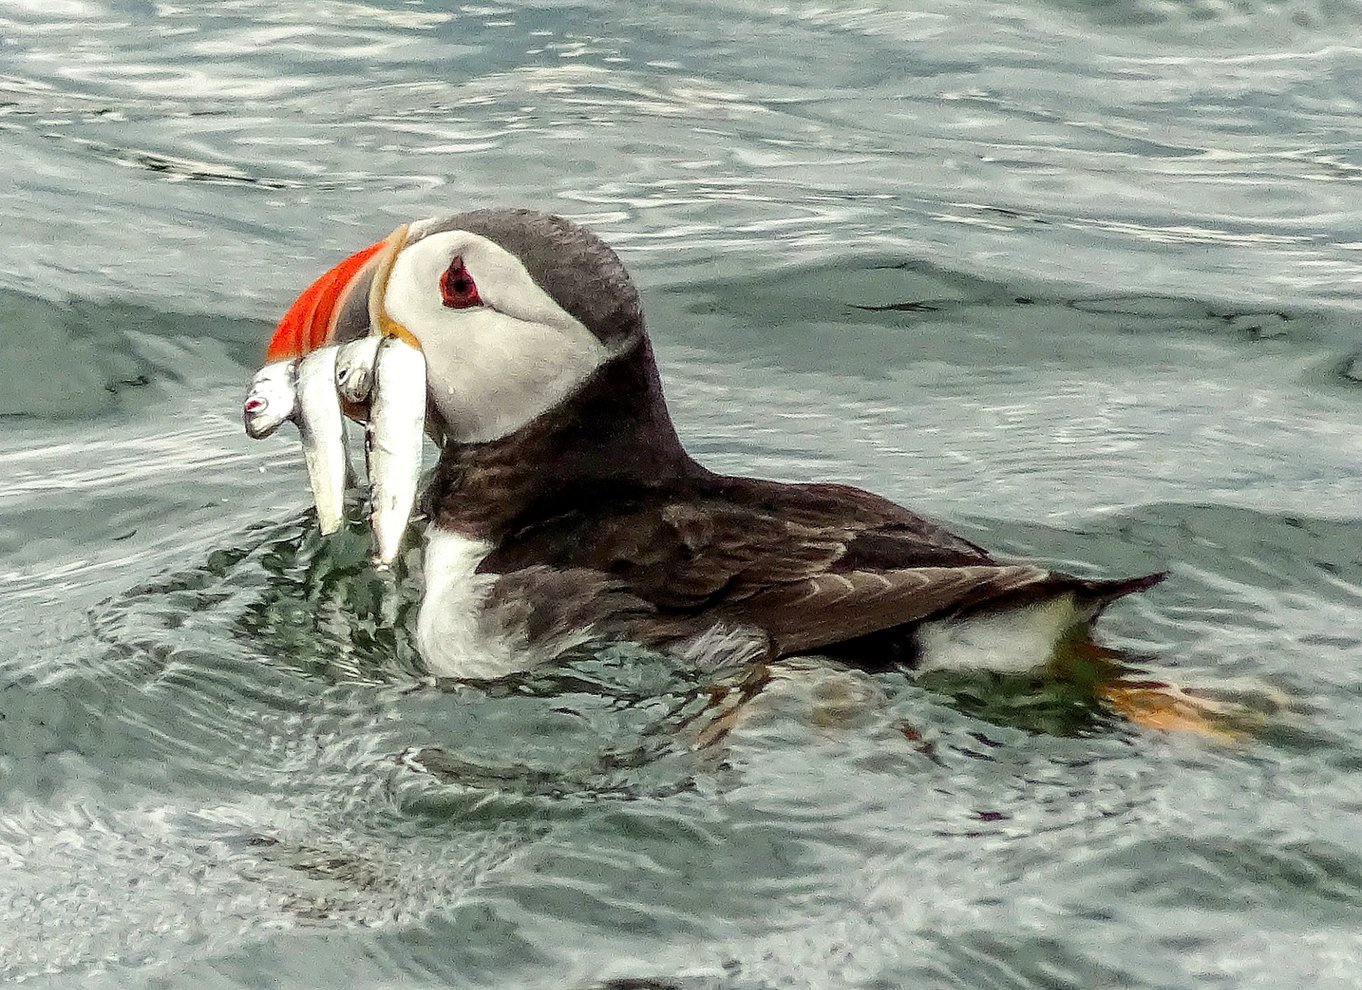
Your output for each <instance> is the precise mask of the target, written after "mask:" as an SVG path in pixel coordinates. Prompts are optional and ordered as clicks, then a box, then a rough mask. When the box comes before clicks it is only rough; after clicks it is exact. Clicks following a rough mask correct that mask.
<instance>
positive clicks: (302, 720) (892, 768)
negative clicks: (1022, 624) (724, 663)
mask: <svg viewBox="0 0 1362 990" xmlns="http://www.w3.org/2000/svg"><path fill="white" fill-rule="evenodd" d="M1359 32H1362V7H1359V6H1358V5H1356V4H1352V3H1310V2H1301V3H1267V2H1261V3H1215V2H1197V3H1188V4H1184V5H1171V4H1164V3H1154V2H1138V3H1133V4H1127V3H1122V4H1114V3H1113V4H1107V3H1081V4H1080V3H1052V4H1044V3H1040V2H1035V3H1030V4H1001V3H1000V4H977V3H976V4H967V3H962V2H960V0H933V2H929V3H927V4H918V5H913V6H911V7H909V6H896V5H893V4H888V3H882V2H871V3H865V4H857V5H852V6H837V5H815V4H810V3H794V4H785V5H780V6H777V7H772V6H771V5H768V4H747V3H731V4H715V3H701V2H695V3H668V4H665V5H664V4H655V3H637V4H627V5H626V4H619V3H583V4H573V5H564V6H557V5H514V6H505V5H501V4H497V3H489V4H484V5H477V6H474V5H468V6H464V7H458V8H454V7H445V6H442V5H435V4H428V3H407V2H401V3H399V2H395V0H391V2H378V0H373V2H368V3H361V2H340V0H336V2H328V3H324V4H318V5H310V6H308V8H307V9H306V10H304V9H303V8H302V7H301V6H299V7H293V6H290V5H281V4H264V3H258V2H251V0H243V2H234V3H225V2H224V3H219V4H215V5H170V4H161V3H152V2H143V0H70V2H56V3H52V2H41V3H40V2H38V0H32V2H25V0H0V147H3V149H4V152H5V155H4V157H5V160H6V167H5V168H4V169H3V170H0V209H2V210H3V213H2V214H0V215H3V216H4V218H5V222H4V224H2V225H0V368H3V370H4V372H5V381H6V387H5V388H4V389H3V390H0V416H2V417H3V418H0V422H2V423H3V425H4V427H5V429H4V431H3V434H0V464H3V465H4V467H3V469H0V628H2V629H3V630H4V638H3V640H0V647H3V648H2V649H0V979H4V980H8V981H24V982H25V985H28V986H39V987H82V988H84V987H114V986H120V987H122V986H135V987H219V986H220V987H235V986H251V987H257V986H271V987H322V986H328V987H329V986H356V987H384V986H398V985H400V986H429V987H436V986H441V987H443V986H467V987H498V988H500V987H544V988H562V987H579V988H602V987H610V988H612V990H624V988H626V987H680V988H685V990H699V988H734V990H737V988H742V990H747V988H751V990H757V988H761V990H765V988H775V987H844V986H845V987H865V988H887V987H1016V988H1023V987H1025V988H1033V987H1085V988H1086V987H1095V986H1120V987H1158V988H1164V987H1167V988H1174V987H1187V986H1206V987H1224V988H1236V990H1237V988H1242V987H1273V988H1278V987H1297V986H1299V987H1352V986H1355V985H1356V983H1357V976H1356V974H1357V972H1358V970H1359V966H1362V934H1359V933H1360V932H1362V839H1359V831H1358V828H1357V825H1356V823H1357V817H1358V813H1359V810H1360V809H1362V783H1360V782H1359V773H1358V771H1359V768H1362V746H1360V745H1359V744H1358V742H1357V739H1358V738H1359V734H1362V633H1359V628H1360V626H1359V619H1358V615H1359V606H1362V479H1360V478H1359V467H1360V466H1362V340H1360V339H1359V334H1358V330H1357V327H1358V304H1357V300H1356V296H1357V290H1358V289H1359V283H1360V282H1362V279H1360V278H1359V274H1358V271H1359V269H1358V257H1359V249H1360V248H1362V213H1359V211H1358V209H1357V205H1356V204H1357V202H1358V194H1359V184H1360V183H1362V158H1360V157H1359V152H1358V143H1357V140H1356V133H1357V130H1356V129H1357V123H1356V122H1357V120H1358V119H1359V112H1360V111H1362V48H1359V47H1358V45H1357V44H1356V42H1355V41H1354V40H1352V39H1355V38H1356V37H1358V36H1359ZM490 203H502V204H523V205H532V206H537V207H541V208H546V209H553V210H557V211H561V212H564V213H567V214H569V215H571V216H573V217H576V218H577V219H579V220H582V221H584V222H586V223H589V224H590V225H592V226H593V227H595V228H596V229H598V230H599V231H601V232H602V233H603V234H604V235H605V236H606V237H607V239H608V240H610V241H611V242H612V243H614V244H616V245H617V246H618V247H619V248H620V249H621V252H622V254H623V255H624V257H625V259H626V261H627V263H628V264H629V265H630V267H631V268H632V269H633V271H634V272H635V274H636V277H637V278H638V280H639V282H640V283H641V285H642V286H643V287H644V291H645V301H646V304H647V307H648V312H649V317H650V325H651V327H652V330H653V334H654V338H655V341H656V344H657V347H658V351H659V356H660V360H661V362H662V364H663V374H664V378H665V381H666V385H667V388H668V393H669V395H670V397H671V402H672V405H673V410H674V413H675V415H676V418H677V420H678V423H679V425H680V427H681V429H682V432H683V434H684V436H685V438H686V440H687V442H688V444H689V446H690V447H691V449H692V451H693V452H694V453H695V454H696V455H697V456H699V457H700V458H701V459H702V460H704V461H705V462H706V463H707V464H709V465H710V466H713V467H715V468H718V469H723V470H727V471H735V472H742V473H750V474H760V475H765V476H771V477H781V478H795V479H804V478H815V477H816V478H823V479H830V480H841V481H849V482H852V483H856V484H860V485H864V486H866V487H869V488H872V489H874V490H877V491H880V492H883V493H885V494H887V495H889V496H891V497H894V498H896V499H898V500H900V501H904V502H906V503H909V504H911V505H914V506H916V507H918V508H920V509H922V510H924V511H927V512H930V513H932V514H934V515H936V516H938V517H941V518H943V519H946V520H948V521H950V522H951V523H952V524H954V525H955V526H957V527H958V528H959V529H961V530H962V531H964V532H966V533H967V534H969V535H970V536H971V537H972V538H974V539H977V540H980V541H982V542H985V543H987V544H989V545H990V546H994V547H997V548H998V549H999V550H1001V551H1004V552H1006V553H1010V554H1017V555H1025V556H1033V557H1038V558H1041V559H1044V560H1050V561H1054V562H1060V563H1064V564H1065V565H1068V566H1071V567H1075V568H1078V569H1081V570H1084V571H1089V570H1090V571H1092V572H1116V573H1124V572H1129V573H1136V572H1139V571H1141V570H1152V569H1155V568H1159V567H1168V568H1169V569H1171V571H1172V578H1171V579H1170V580H1169V581H1168V582H1167V583H1166V584H1165V585H1164V586H1162V587H1160V588H1159V589H1157V590H1156V591H1154V592H1153V593H1151V594H1149V595H1146V596H1142V597H1140V598H1139V599H1138V600H1132V601H1128V602H1124V603H1122V604H1121V605H1120V606H1119V607H1117V608H1115V609H1113V610H1112V612H1111V613H1110V614H1109V615H1108V616H1107V618H1106V619H1105V620H1104V628H1105V629H1106V632H1107V639H1108V640H1109V641H1110V642H1111V643H1112V644H1113V645H1115V646H1117V647H1120V648H1121V649H1122V650H1125V651H1128V652H1129V653H1130V654H1132V655H1133V656H1136V657H1138V658H1140V659H1139V667H1140V669H1141V670H1142V671H1143V672H1145V673H1147V674H1148V675H1149V676H1151V677H1155V678H1161V679H1165V680H1169V681H1173V682H1176V683H1178V684H1183V685H1188V686H1192V687H1195V688H1197V689H1200V690H1202V691H1204V692H1205V693H1207V694H1208V695H1211V696H1215V697H1221V698H1230V699H1234V700H1236V701H1237V702H1239V703H1240V704H1242V705H1244V706H1246V707H1247V708H1248V709H1250V710H1251V711H1253V712H1255V713H1257V714H1256V716H1255V719H1256V721H1255V724H1257V725H1258V729H1257V731H1256V732H1255V733H1254V735H1253V736H1252V738H1250V739H1247V740H1242V741H1239V742H1234V743H1228V742H1223V741H1216V740H1214V739H1208V738H1203V737H1200V736H1196V735H1190V734H1163V733H1158V732H1154V731H1151V730H1147V729H1142V728H1138V727H1136V726H1133V725H1131V724H1130V723H1128V722H1126V721H1125V720H1123V719H1121V718H1119V717H1117V716H1115V715H1113V714H1111V713H1110V712H1108V711H1106V710H1105V709H1102V708H1100V707H1099V708H1094V707H1092V706H1091V705H1086V704H1082V703H1080V702H1079V701H1077V700H1075V699H1074V698H1073V697H1071V696H1069V695H1066V694H1065V693H1064V692H1061V691H1057V690H1055V689H1053V688H1026V689H1019V688H1018V687H1017V686H1015V685H1006V684H998V683H994V682H989V681H975V682H967V683H963V684H947V683H944V682H939V681H938V682H927V681H924V682H919V681H915V680H913V679H911V678H908V677H905V676H902V675H892V674H885V675H874V676H872V675H867V674H864V673H859V672H855V671H848V670H845V669H842V668H839V667H837V666H835V665H832V664H829V663H826V662H820V661H817V660H810V661H807V662H801V663H798V664H790V665H787V666H786V667H785V668H782V669H780V670H778V671H776V672H774V673H773V674H772V675H770V676H769V677H766V678H765V679H763V678H761V677H756V676H754V675H753V674H752V673H751V672H748V671H743V670H735V669H711V670H702V671H701V670H697V671H687V670H676V669H674V668H673V667H672V666H671V665H669V664H667V663H665V662H664V661H662V660H661V659H659V658H656V657H650V656H647V655H644V654H639V653H636V652H630V651H627V650H617V651H612V652H608V653H606V654H604V655H600V656H590V657H581V658H578V659H576V660H574V661H573V662H571V663H565V664H563V665H561V666H556V667H554V668H552V669H547V670H543V671H540V672H538V673H536V674H534V675H532V676H526V677H522V678H517V679H511V680H508V681H505V682H497V683H488V684H471V683H470V684H443V685H439V686H433V685H431V684H429V683H428V682H426V681H425V680H423V678H422V672H421V670H420V667H419V661H418V660H417V659H416V657H415V655H414V653H413V649H412V640H411V635H410V620H411V607H412V604H413V602H414V600H415V595H416V594H417V592H418V590H419V589H418V588H417V586H416V583H417V580H418V579H417V577H416V576H415V575H414V574H412V575H405V576H404V577H403V579H402V580H401V581H400V582H399V583H398V584H397V585H396V586H391V585H388V584H385V583H383V582H381V581H378V580H376V579H375V578H374V577H373V575H371V574H370V573H369V572H368V571H367V570H366V569H365V568H364V566H363V563H362V561H363V559H364V551H365V546H366V544H365V537H364V535H363V533H362V532H361V531H359V530H358V529H354V530H351V531H349V532H347V533H343V534H341V536H339V537H338V538H335V539H333V540H331V541H327V542H324V541H322V540H320V539H319V538H318V537H317V536H316V533H315V526H314V524H313V523H312V522H311V518H310V514H309V512H308V511H307V509H306V494H305V484H304V478H303V472H302V466H301V457H300V456H299V452H298V451H297V449H296V447H295V445H293V444H291V443H288V442H285V441H284V440H276V441H273V442H267V443H261V444H255V443H251V442H250V441H248V440H247V439H246V438H245V437H244V435H243V434H242V432H241V428H240V423H239V419H238V415H239V404H240V399H241V396H242V392H243V386H244V381H245V380H246V378H247V377H248V376H249V375H250V373H251V371H252V370H253V369H254V367H256V366H257V365H258V363H259V361H260V357H261V352H262V350H263V344H264V341H265V340H266V338H267V336H268V334H269V332H270V328H271V323H272V320H273V319H274V318H275V317H277V315H278V314H279V312H281V311H282V309H283V308H284V307H285V306H286V305H287V303H288V302H289V301H290V300H291V299H292V298H293V296H294V294H295V293H296V292H297V291H298V290H299V289H300V288H301V287H302V286H303V285H305V284H306V283H307V282H308V281H309V280H310V278H311V277H312V276H314V275H315V274H316V273H317V272H318V271H319V270H320V269H321V268H322V267H324V266H325V265H327V264H328V263H329V262H331V261H334V260H335V259H336V258H337V257H339V256H341V255H343V254H345V253H348V252H349V251H351V250H353V249H355V248H356V247H358V246H361V245H363V244H367V243H370V242H372V241H373V240H375V239H377V238H378V237H380V236H382V235H383V234H384V233H385V232H386V231H387V230H389V229H391V227H393V226H394V225H395V224H396V223H397V222H399V221H402V220H407V219H411V218H413V217H418V216H426V215H430V214H433V213H439V212H447V211H454V210H459V209H464V208H469V207H473V206H481V205H487V204H490Z"/></svg>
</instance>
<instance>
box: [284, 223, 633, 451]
mask: <svg viewBox="0 0 1362 990" xmlns="http://www.w3.org/2000/svg"><path fill="white" fill-rule="evenodd" d="M371 332H383V333H396V334H398V335H401V336H408V335H409V337H410V338H411V339H412V342H414V343H416V344H417V345H419V346H420V348H421V350H422V351H423V352H424V354H425V357H426V369H427V384H428V390H429V399H430V405H431V407H432V411H433V412H434V413H435V414H437V415H438V416H439V418H440V420H442V422H441V423H439V424H438V425H439V427H440V429H441V432H442V433H443V435H444V436H445V438H446V440H447V441H453V442H455V443H483V442H487V441H491V440H497V439H500V438H501V437H505V436H508V435H510V434H512V433H514V432H516V431H517V430H519V429H520V428H521V427H523V426H525V425H526V424H528V423H529V422H531V421H532V420H534V419H536V418H537V417H539V416H540V415H541V414H543V413H545V412H547V411H548V410H550V409H552V408H553V407H554V406H556V405H558V404H559V403H560V402H562V401H563V400H564V399H566V398H567V397H568V396H569V395H571V394H572V393H573V391H574V390H575V389H576V388H577V386H579V385H580V384H581V383H582V382H584V381H585V380H586V379H587V378H588V377H590V376H591V375H592V373H593V372H595V371H596V369H598V368H600V367H601V366H602V365H603V364H605V363H607V362H608V361H610V359H611V358H612V357H614V356H616V355H618V354H621V353H622V352H624V351H625V350H627V349H629V348H630V346H631V345H632V344H634V343H636V342H637V341H639V340H640V339H641V338H643V336H644V324H643V310H642V305H641V303H640V301H639V296H638V292H637V290H636V289H635V288H634V284H633V281H632V279H630V277H629V275H628V273H627V272H626V271H625V269H624V265H623V264H622V263H621V262H620V260H619V258H618V256H616V254H615V252H614V251H612V250H611V249H610V248H609V247H608V246H607V245H606V244H605V243H604V242H603V241H602V240H601V239H600V238H599V237H597V236H596V235H595V234H593V233H591V232H590V231H588V230H586V229H584V228H582V227H579V226H577V225H576V224H574V223H572V222H571V221H568V220H565V219H563V218H562V217H557V216H552V215H549V214H545V213H538V212H534V211H531V210H509V209H488V210H476V211H473V212H469V213H461V214H458V215H456V216H452V217H448V218H444V219H431V220H422V221H418V222H416V223H413V224H411V225H410V226H409V227H399V228H398V230H397V231H395V232H394V234H393V235H392V236H391V237H389V238H388V239H387V240H386V241H383V242H380V243H378V244H373V245H371V246H369V247H367V248H365V249H364V250H362V251H359V252H357V253H355V254H353V255H351V256H350V257H349V258H346V259H345V260H344V261H342V262H341V263H340V264H339V265H337V266H336V267H334V268H332V269H331V270H330V271H329V272H327V273H326V274H324V275H323V276H322V277H321V278H319V279H317V281H316V282H314V283H313V284H312V285H311V286H309V287H308V288H307V289H306V290H305V291H304V292H303V293H302V295H300V296H299V297H298V299H297V300H296V301H295V302H294V304H293V305H292V306H291V307H290V308H289V310H288V312H287V313H286V314H285V315H284V318H283V319H282V320H281V321H280V323H279V327H278V329H277V330H276V332H275V334H274V338H273V340H272V341H271V342H270V347H269V351H268V360H270V361H278V360H283V359H286V358H289V357H296V356H299V355H301V354H304V353H307V352H308V351H311V350H315V349H316V348H318V347H322V346H325V345H327V344H335V343H344V342H346V341H349V340H354V339H357V338H359V337H362V336H364V335H366V334H369V333H371Z"/></svg>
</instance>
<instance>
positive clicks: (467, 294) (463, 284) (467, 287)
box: [440, 258, 482, 309]
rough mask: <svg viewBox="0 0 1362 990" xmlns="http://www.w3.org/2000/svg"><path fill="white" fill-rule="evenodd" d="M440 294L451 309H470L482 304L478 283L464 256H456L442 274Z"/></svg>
mask: <svg viewBox="0 0 1362 990" xmlns="http://www.w3.org/2000/svg"><path fill="white" fill-rule="evenodd" d="M440 296H441V297H442V298H443V299H444V303H445V305H446V306H448V307H449V308H450V309H468V308H469V307H470V306H481V305H482V296H480V295H478V286H477V283H476V282H474V281H473V276H472V275H470V274H469V273H468V269H467V268H466V267H464V263H463V258H455V259H454V260H453V261H451V262H450V263H449V267H448V268H446V269H445V272H444V274H443V275H441V276H440Z"/></svg>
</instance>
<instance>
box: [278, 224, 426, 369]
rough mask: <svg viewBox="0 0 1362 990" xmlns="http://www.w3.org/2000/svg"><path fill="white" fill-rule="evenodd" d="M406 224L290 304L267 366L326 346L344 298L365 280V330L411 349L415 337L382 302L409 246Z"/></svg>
mask: <svg viewBox="0 0 1362 990" xmlns="http://www.w3.org/2000/svg"><path fill="white" fill-rule="evenodd" d="M407 231H408V227H407V225H406V224H403V225H402V226H400V227H398V228H397V229H396V230H394V231H393V232H392V233H391V234H389V235H388V236H387V237H386V238H384V239H383V240H381V241H379V242H378V243H377V244H370V245H369V246H368V247H367V248H365V249H364V250H363V251H357V252H356V253H354V254H352V255H350V257H348V258H346V259H345V260H344V261H342V262H341V263H340V264H339V265H337V266H336V267H335V268H332V269H331V270H330V271H329V272H327V273H326V274H325V275H323V276H322V277H321V278H319V279H317V281H315V282H313V283H312V284H311V285H309V286H308V287H307V288H306V289H304V290H303V294H302V295H300V296H299V297H298V298H297V299H295V300H294V302H293V305H292V306H290V307H289V308H288V312H287V313H285V314H284V318H283V319H282V320H280V321H279V326H278V328H276V329H275V331H274V337H273V338H272V339H271V340H270V346H269V350H268V351H266V353H265V361H266V363H272V362H274V361H284V360H287V359H288V358H295V357H302V356H303V355H304V354H308V353H311V352H312V351H315V350H316V349H317V348H319V347H325V346H326V345H327V344H329V343H330V342H331V340H332V338H333V337H334V336H335V333H336V322H337V320H338V319H339V317H340V314H341V311H342V310H343V309H344V305H343V304H344V303H345V300H346V296H347V295H348V294H349V293H350V292H351V291H354V290H356V289H357V288H358V287H359V284H360V283H361V282H362V281H364V279H365V278H368V279H369V298H368V304H369V328H370V332H371V333H375V334H379V335H380V336H384V337H399V338H401V339H402V340H404V341H406V342H407V343H408V344H411V345H413V346H415V347H419V346H420V345H419V344H417V343H416V338H415V337H414V336H412V334H411V332H410V331H409V330H408V329H407V328H406V327H404V326H403V325H402V324H401V323H399V322H398V321H397V320H394V319H393V318H392V317H391V316H389V315H388V312H387V309H386V308H385V307H384V305H383V301H384V299H385V297H386V296H387V291H388V277H389V276H390V275H391V274H392V270H393V264H394V262H396V261H397V255H398V252H400V251H401V250H402V248H403V247H404V246H406V243H407Z"/></svg>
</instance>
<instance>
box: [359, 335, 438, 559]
mask: <svg viewBox="0 0 1362 990" xmlns="http://www.w3.org/2000/svg"><path fill="white" fill-rule="evenodd" d="M425 422H426V358H425V355H424V354H422V353H421V351H420V350H419V349H418V348H415V347H412V346H411V345H410V344H408V343H406V342H405V341H403V340H401V339H399V338H397V337H385V338H383V340H382V343H381V344H380V345H379V348H378V357H377V360H376V361H375V362H374V385H373V394H372V397H371V406H370V410H369V424H368V429H367V432H366V434H365V449H366V450H367V451H368V455H369V483H370V485H371V498H372V501H373V512H372V515H371V516H370V517H369V523H370V525H371V526H372V527H373V530H374V541H375V543H377V545H378V546H377V552H376V553H375V554H374V566H375V567H377V568H379V569H380V570H386V569H387V568H388V567H389V565H391V564H392V562H393V560H394V559H395V558H396V557H397V551H398V549H399V547H400V546H401V543H402V536H403V534H404V533H406V531H407V523H408V522H409V521H410V519H411V510H412V506H413V505H414V504H415V502H416V485H417V482H418V480H419V479H420V475H421V445H422V442H423V440H424V439H425Z"/></svg>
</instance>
